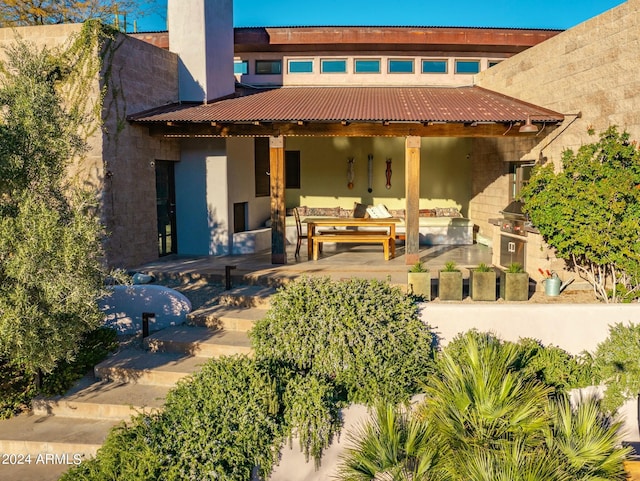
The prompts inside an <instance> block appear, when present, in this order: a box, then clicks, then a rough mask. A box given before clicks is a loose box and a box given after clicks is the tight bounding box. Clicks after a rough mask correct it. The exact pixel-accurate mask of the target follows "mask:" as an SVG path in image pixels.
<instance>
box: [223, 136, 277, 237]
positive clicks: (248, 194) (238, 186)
mask: <svg viewBox="0 0 640 481" xmlns="http://www.w3.org/2000/svg"><path fill="white" fill-rule="evenodd" d="M254 145H255V144H254V140H253V138H242V137H231V138H228V139H227V156H228V158H229V167H228V169H229V170H228V176H229V180H228V182H229V219H230V221H229V223H230V224H231V225H233V204H234V203H237V202H247V204H248V209H247V210H248V219H247V224H248V226H247V227H248V228H249V229H257V228H258V227H263V226H264V223H265V222H266V220H267V219H269V217H270V216H271V198H270V197H268V196H266V197H256V196H255V193H256V189H255V169H254Z"/></svg>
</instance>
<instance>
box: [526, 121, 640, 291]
mask: <svg viewBox="0 0 640 481" xmlns="http://www.w3.org/2000/svg"><path fill="white" fill-rule="evenodd" d="M522 199H523V200H524V202H525V205H524V211H525V212H527V213H528V214H529V216H530V217H531V221H532V222H533V224H534V225H535V226H536V227H537V228H538V229H539V230H540V233H541V234H542V236H543V237H544V240H545V241H546V242H547V243H548V244H549V245H550V246H551V247H553V248H555V250H556V252H557V255H558V256H559V257H561V258H562V259H565V260H566V261H567V262H568V263H569V265H570V266H572V267H573V268H574V269H576V270H577V272H578V273H579V274H580V276H581V277H583V278H585V279H586V280H587V281H588V282H589V283H591V284H592V286H593V288H594V292H595V293H596V295H597V296H598V297H599V298H600V299H602V300H604V301H609V300H611V301H613V302H617V301H620V300H624V299H625V298H626V299H629V298H633V297H637V296H638V295H639V294H640V293H639V290H640V237H639V232H640V150H638V147H637V144H636V142H630V141H629V134H627V133H626V132H625V133H622V134H620V133H618V131H617V129H616V127H610V128H609V129H607V130H606V131H605V132H604V133H602V134H601V135H600V140H599V141H598V142H595V143H592V144H588V145H583V146H582V147H580V149H578V152H577V153H574V152H573V151H571V150H567V151H565V152H564V154H563V156H562V170H561V171H560V172H554V169H553V166H551V165H549V166H545V167H542V168H536V169H534V173H533V175H532V178H531V181H530V182H529V184H528V185H527V186H526V187H525V188H524V189H523V192H522Z"/></svg>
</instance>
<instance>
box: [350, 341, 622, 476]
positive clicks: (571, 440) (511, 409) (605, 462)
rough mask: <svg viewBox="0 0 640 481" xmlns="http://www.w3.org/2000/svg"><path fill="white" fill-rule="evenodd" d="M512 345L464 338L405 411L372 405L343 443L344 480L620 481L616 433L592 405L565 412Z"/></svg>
mask: <svg viewBox="0 0 640 481" xmlns="http://www.w3.org/2000/svg"><path fill="white" fill-rule="evenodd" d="M530 361H531V357H528V356H523V353H522V350H521V346H518V345H517V344H515V343H509V342H502V341H500V339H498V338H496V337H495V336H493V335H491V334H486V333H478V332H477V331H470V332H468V333H466V334H465V335H462V336H458V337H457V338H456V339H454V341H452V342H451V343H450V344H449V346H447V348H446V349H445V350H444V351H443V352H442V353H441V356H440V357H439V359H438V361H437V368H438V369H437V375H436V376H434V379H430V381H429V385H427V386H424V390H425V399H424V401H423V402H422V403H421V404H420V405H419V406H418V408H417V409H416V410H414V411H413V412H407V411H406V410H400V409H399V408H396V407H394V406H381V407H379V408H378V409H377V411H376V413H375V416H374V418H373V420H372V421H371V422H370V423H369V424H367V425H365V426H363V427H361V429H360V430H359V431H358V432H357V433H356V435H355V436H354V437H353V438H352V441H353V444H354V445H353V447H352V448H350V449H349V450H348V451H347V454H346V456H345V457H344V463H343V465H342V469H341V471H340V479H342V480H345V481H365V480H367V481H372V480H376V481H382V480H387V481H422V480H428V481H431V480H446V481H469V480H473V481H569V480H580V481H604V480H623V479H625V472H624V465H623V461H624V459H625V458H626V456H627V454H628V453H629V449H627V448H622V447H620V439H619V435H618V434H619V429H620V424H619V423H615V422H612V421H611V418H610V417H608V416H605V414H604V411H603V410H602V409H601V406H600V402H599V401H595V400H593V399H586V400H582V401H581V402H579V403H578V404H577V405H576V406H575V407H572V405H571V403H570V402H569V400H568V397H567V395H566V394H565V393H564V392H563V391H562V389H561V388H558V387H556V389H554V387H553V386H550V385H547V384H545V383H543V382H542V381H540V380H538V379H537V378H536V377H535V372H532V370H531V369H527V363H528V362H530Z"/></svg>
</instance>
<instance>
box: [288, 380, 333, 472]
mask: <svg viewBox="0 0 640 481" xmlns="http://www.w3.org/2000/svg"><path fill="white" fill-rule="evenodd" d="M283 404H284V425H285V431H286V434H287V435H288V436H289V443H290V444H291V442H292V437H293V436H294V435H297V436H298V437H299V439H300V448H301V449H302V451H303V452H304V454H305V457H306V459H307V462H308V461H309V457H310V456H313V458H314V461H315V464H316V467H318V466H319V465H320V458H321V456H322V451H323V450H324V449H325V448H327V447H329V445H330V444H331V441H332V440H333V436H334V434H336V433H337V432H338V431H339V430H340V427H341V422H340V417H339V414H338V405H339V403H338V402H337V400H336V389H335V386H333V384H331V383H329V382H327V381H324V380H322V379H319V378H318V377H316V376H313V375H307V376H295V377H293V379H291V381H289V383H288V384H287V387H286V391H285V393H284V399H283Z"/></svg>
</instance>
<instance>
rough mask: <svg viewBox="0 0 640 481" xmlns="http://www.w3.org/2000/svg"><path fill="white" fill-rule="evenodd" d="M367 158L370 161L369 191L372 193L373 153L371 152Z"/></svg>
mask: <svg viewBox="0 0 640 481" xmlns="http://www.w3.org/2000/svg"><path fill="white" fill-rule="evenodd" d="M367 160H368V161H369V188H368V189H367V192H369V193H371V192H373V154H369V155H368V157H367Z"/></svg>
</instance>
